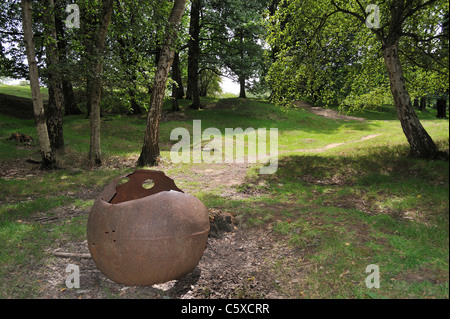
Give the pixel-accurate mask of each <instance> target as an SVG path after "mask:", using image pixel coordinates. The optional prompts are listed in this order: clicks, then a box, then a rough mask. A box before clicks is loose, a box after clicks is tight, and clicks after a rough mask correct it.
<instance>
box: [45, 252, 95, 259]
mask: <svg viewBox="0 0 450 319" xmlns="http://www.w3.org/2000/svg"><path fill="white" fill-rule="evenodd" d="M53 255H54V256H56V257H62V258H71V257H75V258H91V254H77V253H64V252H59V251H55V252H53Z"/></svg>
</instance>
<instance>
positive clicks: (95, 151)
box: [89, 0, 114, 165]
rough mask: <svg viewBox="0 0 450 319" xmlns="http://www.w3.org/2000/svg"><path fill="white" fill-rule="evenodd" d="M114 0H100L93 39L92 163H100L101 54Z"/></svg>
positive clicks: (90, 151) (91, 90)
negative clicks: (95, 32) (97, 27)
mask: <svg viewBox="0 0 450 319" xmlns="http://www.w3.org/2000/svg"><path fill="white" fill-rule="evenodd" d="M113 3H114V0H103V1H102V18H101V22H100V27H99V29H98V31H97V34H96V39H95V45H94V48H95V49H94V50H95V53H94V54H95V57H94V59H95V61H94V69H93V72H94V74H93V76H92V78H91V87H90V94H89V104H90V126H91V141H90V149H89V161H90V163H91V164H92V165H101V163H102V159H101V146H100V100H101V94H102V81H101V76H102V74H103V61H102V55H103V51H104V50H105V42H106V34H107V31H108V27H109V23H110V22H111V15H112V11H113Z"/></svg>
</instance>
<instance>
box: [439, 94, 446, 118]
mask: <svg viewBox="0 0 450 319" xmlns="http://www.w3.org/2000/svg"><path fill="white" fill-rule="evenodd" d="M436 110H437V114H436V118H438V119H445V118H447V99H446V98H443V97H440V98H438V99H437V101H436Z"/></svg>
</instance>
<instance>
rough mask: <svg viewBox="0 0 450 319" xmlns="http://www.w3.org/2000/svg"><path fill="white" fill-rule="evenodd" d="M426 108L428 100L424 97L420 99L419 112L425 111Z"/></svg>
mask: <svg viewBox="0 0 450 319" xmlns="http://www.w3.org/2000/svg"><path fill="white" fill-rule="evenodd" d="M426 108H427V98H426V97H425V96H422V98H421V99H420V105H419V110H420V111H425V109H426Z"/></svg>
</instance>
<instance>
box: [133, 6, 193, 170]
mask: <svg viewBox="0 0 450 319" xmlns="http://www.w3.org/2000/svg"><path fill="white" fill-rule="evenodd" d="M186 1H187V0H175V1H174V5H173V8H172V11H171V13H170V16H169V21H168V22H169V24H168V27H167V31H166V37H165V42H164V45H163V48H162V50H161V57H160V59H159V63H158V68H157V70H156V75H155V80H154V85H153V93H152V97H151V100H150V108H149V112H148V116H147V127H146V130H145V136H144V145H143V147H142V152H141V155H140V157H139V160H138V165H139V166H141V167H142V166H147V165H148V166H154V165H156V163H157V161H158V158H159V156H160V150H159V123H160V120H161V112H162V104H163V101H164V93H165V90H166V85H167V78H168V77H169V72H170V67H171V65H172V63H173V59H174V49H173V47H174V43H175V40H176V37H177V35H178V26H179V24H180V21H181V17H182V15H183V12H184V10H185V7H186Z"/></svg>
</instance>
